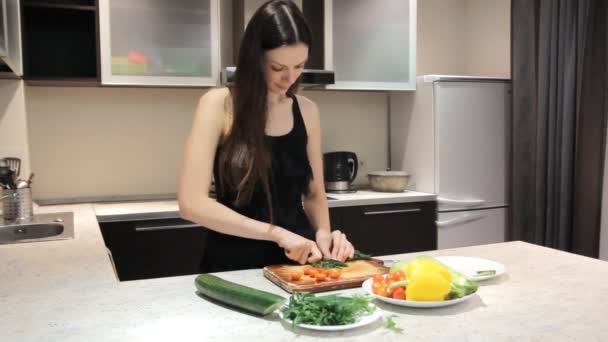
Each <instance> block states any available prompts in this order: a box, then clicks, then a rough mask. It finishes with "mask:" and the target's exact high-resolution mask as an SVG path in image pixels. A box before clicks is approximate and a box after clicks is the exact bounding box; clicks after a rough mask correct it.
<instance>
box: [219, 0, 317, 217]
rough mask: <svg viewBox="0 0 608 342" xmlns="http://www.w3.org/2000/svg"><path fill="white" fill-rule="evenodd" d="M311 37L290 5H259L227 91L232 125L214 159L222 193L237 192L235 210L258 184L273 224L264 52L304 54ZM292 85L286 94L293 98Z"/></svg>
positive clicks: (275, 0) (279, 1)
mask: <svg viewBox="0 0 608 342" xmlns="http://www.w3.org/2000/svg"><path fill="white" fill-rule="evenodd" d="M311 42H312V38H311V33H310V29H309V27H308V25H307V24H306V20H305V19H304V16H303V15H302V12H300V10H299V9H298V7H297V6H296V5H295V4H294V3H293V2H291V1H283V0H273V1H268V2H266V3H265V4H264V5H262V6H261V7H260V8H259V9H258V10H257V11H256V12H255V13H254V15H253V17H251V20H250V21H249V24H248V25H247V28H246V29H245V34H244V35H243V40H242V42H241V46H240V48H239V55H238V62H237V65H236V66H237V69H236V74H235V80H234V84H233V85H232V86H231V88H230V93H231V96H232V104H233V106H232V108H233V112H234V120H233V122H232V128H231V130H230V133H229V135H228V136H227V137H226V139H225V140H224V142H223V144H222V148H221V151H220V155H219V171H220V172H219V174H220V185H221V187H222V189H226V186H227V187H228V188H229V189H231V190H232V191H236V192H237V197H236V201H235V203H234V204H235V205H237V206H241V205H244V204H247V203H249V202H250V201H251V197H252V195H253V192H254V190H255V187H256V184H258V182H259V181H261V184H262V186H263V190H264V193H265V195H266V200H267V204H268V209H269V211H270V212H269V215H270V220H271V222H272V221H273V214H272V212H273V210H272V209H273V208H272V204H271V203H272V197H271V193H270V186H269V174H270V172H271V160H270V152H269V151H268V147H267V145H266V142H265V128H266V119H267V116H268V104H267V94H268V89H267V84H266V79H265V76H264V52H265V51H267V50H271V49H275V48H278V47H281V46H284V45H292V44H296V43H304V44H306V45H307V46H308V47H309V49H310V45H311ZM298 83H299V79H298V81H296V82H295V83H294V84H293V85H292V86H291V87H290V88H289V90H288V94H294V93H295V92H296V90H297V87H298Z"/></svg>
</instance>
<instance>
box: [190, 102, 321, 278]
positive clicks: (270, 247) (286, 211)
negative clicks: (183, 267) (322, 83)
mask: <svg viewBox="0 0 608 342" xmlns="http://www.w3.org/2000/svg"><path fill="white" fill-rule="evenodd" d="M289 96H290V97H291V98H292V100H293V105H292V113H293V127H292V129H291V131H289V133H287V134H285V135H281V136H266V139H265V142H266V144H267V147H268V150H269V151H270V155H271V160H272V164H271V174H270V177H269V185H270V193H271V196H272V205H273V216H274V224H275V225H277V226H280V227H282V228H285V229H288V230H290V231H292V232H294V233H296V234H299V235H301V236H304V237H306V238H308V239H310V240H313V241H314V240H315V233H314V230H313V229H312V226H311V224H310V222H309V220H308V218H307V217H306V214H305V213H304V208H303V207H302V195H303V194H307V193H308V188H309V184H310V181H311V179H312V169H311V167H310V163H309V160H308V154H307V150H306V147H307V144H308V135H307V134H306V126H305V125H304V119H303V118H302V113H301V112H300V106H299V105H298V101H297V99H296V96H295V95H289ZM220 149H221V146H220V147H218V150H217V151H216V157H215V163H214V168H213V175H214V178H215V179H216V182H215V186H216V193H217V201H218V202H219V203H222V204H224V205H226V206H227V207H229V208H231V209H233V210H235V211H236V212H238V213H240V214H242V215H244V216H247V217H249V218H252V219H255V220H259V221H262V222H270V214H269V213H270V211H269V210H268V205H267V200H266V195H265V194H264V191H263V187H262V185H261V183H258V184H257V185H256V187H255V189H254V192H253V195H252V198H251V202H250V203H249V204H247V205H245V206H242V207H237V206H235V205H234V201H235V199H236V195H237V194H236V192H234V191H230V190H229V189H222V187H221V182H219V179H220V178H219V177H220V175H219V165H218V164H219V162H218V160H219V158H218V156H219V152H220ZM289 262H290V261H289V259H288V258H287V257H286V256H285V251H284V250H283V249H282V248H280V247H279V246H278V245H277V244H276V243H274V242H272V241H264V240H253V239H246V238H242V237H238V236H233V235H227V234H222V233H219V232H216V231H213V230H209V234H208V238H207V244H206V248H205V252H204V256H203V260H202V262H201V272H203V273H208V272H221V271H231V270H240V269H247V268H261V267H264V266H267V265H272V264H282V263H289Z"/></svg>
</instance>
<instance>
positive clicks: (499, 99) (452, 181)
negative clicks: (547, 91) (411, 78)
mask: <svg viewBox="0 0 608 342" xmlns="http://www.w3.org/2000/svg"><path fill="white" fill-rule="evenodd" d="M510 87H511V82H510V80H509V79H503V78H490V77H468V76H443V75H425V76H420V77H418V78H417V89H416V92H413V93H406V94H403V93H402V94H398V93H392V94H391V102H390V127H391V128H390V130H391V140H390V141H391V142H390V150H391V167H392V169H395V170H396V169H400V170H404V171H407V172H409V173H410V174H411V175H412V177H411V182H410V185H409V189H411V190H416V191H422V192H430V193H435V194H437V202H438V215H437V217H438V219H437V229H438V233H437V235H438V241H437V245H438V248H439V249H444V248H454V247H464V246H472V245H479V244H487V243H495V242H502V241H505V226H506V220H507V218H508V215H507V210H508V207H509V201H508V193H509V192H508V174H509V155H510V153H509V148H510V125H511V121H510V113H511V110H510Z"/></svg>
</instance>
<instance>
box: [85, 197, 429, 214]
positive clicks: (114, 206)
mask: <svg viewBox="0 0 608 342" xmlns="http://www.w3.org/2000/svg"><path fill="white" fill-rule="evenodd" d="M327 196H328V201H327V203H328V206H329V207H330V208H334V207H348V206H358V205H376V204H392V203H410V202H426V201H435V200H436V199H437V196H436V195H435V194H429V193H424V192H416V191H404V192H399V193H394V192H376V191H371V190H359V191H357V192H355V193H350V194H334V193H328V194H327ZM94 208H95V213H96V215H97V216H100V217H101V219H102V220H103V219H104V218H105V217H110V216H111V217H112V219H125V220H128V219H139V218H141V217H149V216H150V215H151V214H154V215H155V216H157V217H178V216H179V213H178V212H179V207H178V204H177V201H150V202H117V203H96V204H94Z"/></svg>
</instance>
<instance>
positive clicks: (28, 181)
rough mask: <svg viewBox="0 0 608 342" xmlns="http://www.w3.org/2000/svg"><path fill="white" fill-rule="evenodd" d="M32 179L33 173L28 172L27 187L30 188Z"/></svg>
mask: <svg viewBox="0 0 608 342" xmlns="http://www.w3.org/2000/svg"><path fill="white" fill-rule="evenodd" d="M33 179H34V173H33V172H32V173H30V176H29V177H27V187H28V188H31V187H32V180H33Z"/></svg>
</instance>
